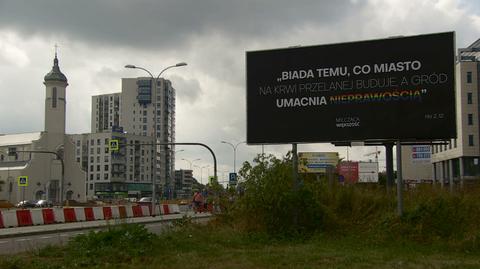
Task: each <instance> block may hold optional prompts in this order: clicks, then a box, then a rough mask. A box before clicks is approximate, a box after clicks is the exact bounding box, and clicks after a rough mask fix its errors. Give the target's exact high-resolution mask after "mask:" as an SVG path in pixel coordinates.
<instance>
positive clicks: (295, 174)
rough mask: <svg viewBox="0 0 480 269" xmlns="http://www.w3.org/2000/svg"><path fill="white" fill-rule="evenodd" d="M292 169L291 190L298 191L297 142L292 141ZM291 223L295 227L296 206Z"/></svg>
mask: <svg viewBox="0 0 480 269" xmlns="http://www.w3.org/2000/svg"><path fill="white" fill-rule="evenodd" d="M292 169H293V171H292V172H293V191H294V192H298V189H299V187H300V183H299V182H298V154H297V144H296V143H292ZM293 224H294V225H295V227H296V226H297V224H298V209H297V207H296V206H294V207H293Z"/></svg>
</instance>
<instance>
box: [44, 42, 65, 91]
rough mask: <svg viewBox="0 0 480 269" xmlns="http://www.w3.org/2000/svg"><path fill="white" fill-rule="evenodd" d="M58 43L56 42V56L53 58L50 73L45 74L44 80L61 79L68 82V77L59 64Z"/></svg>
mask: <svg viewBox="0 0 480 269" xmlns="http://www.w3.org/2000/svg"><path fill="white" fill-rule="evenodd" d="M57 47H58V46H57V45H56V44H55V58H54V59H53V67H52V70H51V71H50V72H48V74H46V75H45V77H44V80H45V82H47V81H60V82H67V77H66V76H65V75H64V74H63V73H62V71H60V67H59V66H58V58H57Z"/></svg>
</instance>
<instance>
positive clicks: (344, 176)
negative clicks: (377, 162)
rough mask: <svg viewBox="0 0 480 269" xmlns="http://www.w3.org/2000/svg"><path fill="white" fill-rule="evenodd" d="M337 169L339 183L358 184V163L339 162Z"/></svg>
mask: <svg viewBox="0 0 480 269" xmlns="http://www.w3.org/2000/svg"><path fill="white" fill-rule="evenodd" d="M337 169H338V176H339V179H340V182H347V183H356V182H358V162H351V161H350V162H340V163H339V164H338V166H337Z"/></svg>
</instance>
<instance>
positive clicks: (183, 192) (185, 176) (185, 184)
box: [175, 169, 194, 199]
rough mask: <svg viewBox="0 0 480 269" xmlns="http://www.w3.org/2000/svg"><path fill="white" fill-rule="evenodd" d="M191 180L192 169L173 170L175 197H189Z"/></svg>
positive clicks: (190, 194) (192, 180)
mask: <svg viewBox="0 0 480 269" xmlns="http://www.w3.org/2000/svg"><path fill="white" fill-rule="evenodd" d="M193 182H194V179H193V171H192V170H183V169H182V170H175V197H176V198H179V199H188V198H191V196H192V186H193Z"/></svg>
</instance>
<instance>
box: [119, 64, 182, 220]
mask: <svg viewBox="0 0 480 269" xmlns="http://www.w3.org/2000/svg"><path fill="white" fill-rule="evenodd" d="M186 65H187V63H185V62H180V63H177V64H175V65H170V66H167V67H165V68H164V69H163V70H162V71H160V73H158V76H157V77H156V78H154V76H153V75H152V73H151V72H150V71H148V70H147V69H145V68H143V67H140V66H135V65H133V64H127V65H125V68H130V69H140V70H143V71H145V72H147V73H148V74H149V75H150V77H152V84H154V85H155V87H152V88H154V89H155V90H154V92H155V94H154V95H153V98H154V100H155V101H154V103H155V105H154V106H153V120H154V124H153V128H154V130H153V135H154V136H155V138H154V141H155V170H154V177H153V179H152V216H155V204H156V203H155V193H156V190H155V189H156V187H155V183H156V181H157V177H158V171H157V170H158V167H157V164H158V159H157V157H158V156H157V154H158V149H157V144H158V135H157V81H158V79H159V78H160V76H161V75H162V73H163V72H165V71H166V70H167V69H170V68H173V67H180V66H186ZM170 159H171V158H170ZM170 177H171V175H170ZM166 180H167V178H165V181H166ZM165 185H167V182H165Z"/></svg>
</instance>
